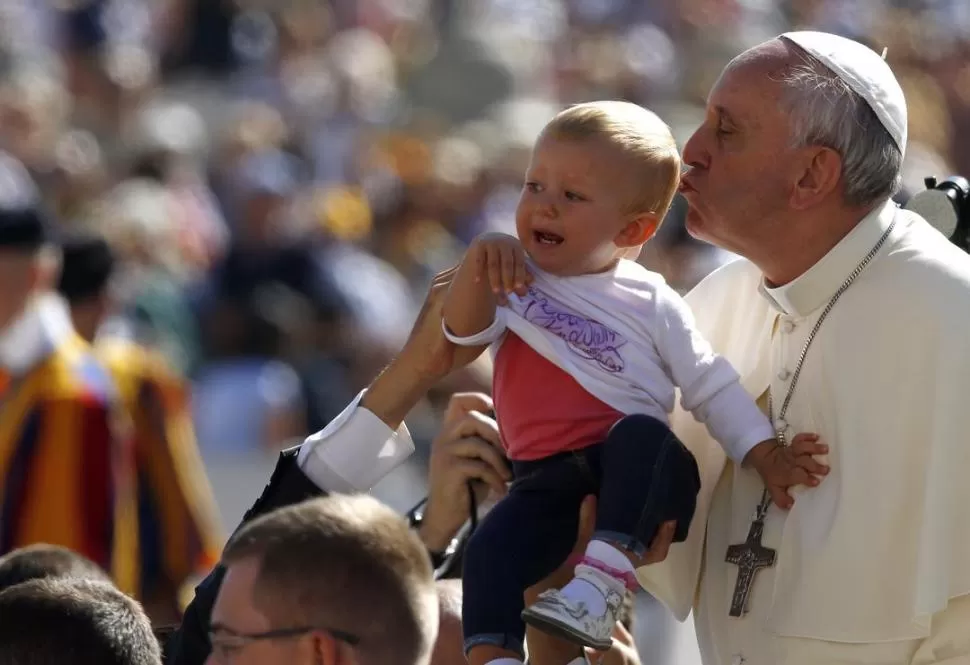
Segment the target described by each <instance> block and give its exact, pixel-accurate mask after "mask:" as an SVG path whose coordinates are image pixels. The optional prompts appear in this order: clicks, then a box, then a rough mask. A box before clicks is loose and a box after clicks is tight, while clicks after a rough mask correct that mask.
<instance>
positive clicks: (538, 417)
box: [443, 102, 817, 665]
mask: <svg viewBox="0 0 970 665" xmlns="http://www.w3.org/2000/svg"><path fill="white" fill-rule="evenodd" d="M680 170H681V163H680V157H679V155H678V152H677V147H676V144H675V142H674V139H673V137H672V136H671V134H670V131H669V129H668V128H667V126H666V125H665V124H664V123H663V122H662V121H661V120H660V119H659V118H658V117H657V116H656V115H654V114H653V113H651V112H650V111H647V110H646V109H643V108H641V107H639V106H636V105H634V104H630V103H626V102H595V103H589V104H581V105H578V106H573V107H571V108H569V109H567V110H565V111H563V112H562V113H560V114H559V115H557V116H556V117H555V118H554V119H553V120H552V121H551V122H550V123H549V124H548V125H547V126H546V127H545V129H544V130H543V131H542V133H541V135H540V136H539V139H538V141H537V143H536V145H535V147H534V149H533V152H532V159H531V163H530V165H529V168H528V172H527V174H526V178H525V185H524V188H523V190H522V194H521V198H520V200H519V204H518V208H517V211H516V230H517V235H518V237H517V238H515V237H512V236H507V235H503V234H486V235H483V236H480V237H479V238H477V239H476V240H475V241H474V242H473V243H472V245H471V247H470V248H469V249H468V252H467V254H466V255H465V258H464V260H463V261H462V264H461V266H460V268H459V270H458V273H457V275H456V276H455V279H454V282H453V283H452V285H451V287H450V290H449V293H448V296H447V299H446V301H445V306H444V321H443V325H444V329H445V333H446V335H447V336H448V338H449V339H450V340H451V341H453V342H454V343H457V344H461V345H469V346H471V345H482V344H492V345H493V346H492V350H493V353H494V358H495V373H494V385H493V397H494V400H495V409H496V414H497V419H498V424H499V430H500V433H501V437H502V442H503V445H504V446H505V448H506V452H507V455H508V457H509V459H510V460H511V462H512V467H513V478H514V480H513V483H512V485H511V487H510V488H509V492H508V494H507V495H506V496H505V497H504V498H503V499H502V500H501V501H500V502H499V503H498V504H497V505H496V506H495V508H493V509H492V511H491V512H490V513H489V514H488V515H487V516H486V518H485V519H484V520H483V521H482V523H481V525H480V526H479V528H478V530H477V531H476V532H475V534H474V535H473V537H472V539H471V542H470V543H469V546H468V551H467V553H466V555H465V556H466V558H465V568H464V607H463V623H464V631H465V651H466V654H467V655H468V658H469V662H470V663H471V664H472V665H485V664H489V665H500V664H501V665H510V664H512V663H521V662H522V659H523V640H524V635H525V624H524V622H523V621H526V622H528V623H530V624H532V625H535V626H536V627H538V628H540V629H542V630H545V631H547V632H552V633H555V634H558V635H560V636H563V637H566V638H567V639H571V640H572V641H575V642H577V643H579V644H583V645H585V646H588V647H592V648H596V649H609V648H610V645H611V636H612V634H613V630H614V627H615V623H616V615H617V612H618V611H619V609H620V607H621V605H622V602H623V598H624V596H625V593H626V590H627V589H628V588H634V585H635V583H636V581H635V580H636V578H635V577H634V571H635V569H636V567H637V564H638V562H640V563H642V558H643V555H644V554H645V553H646V552H647V550H648V548H649V547H650V544H651V542H652V541H653V539H654V536H655V535H656V534H657V532H658V530H659V529H660V528H661V525H662V524H664V523H665V522H674V523H675V524H676V527H675V530H674V540H675V541H682V540H684V539H685V538H686V537H687V529H688V526H689V524H690V520H691V518H692V517H693V513H694V508H695V502H696V496H697V492H698V490H699V488H700V479H699V477H698V472H697V465H696V463H695V461H694V458H693V456H692V455H691V454H690V452H689V451H688V450H687V449H686V448H685V447H684V446H683V444H681V443H680V441H678V440H677V438H676V437H675V436H674V434H673V433H672V432H671V431H670V428H669V425H668V414H669V413H670V412H671V411H672V409H673V406H674V399H675V387H676V388H679V389H680V390H681V393H682V404H683V405H684V407H685V408H687V409H689V410H690V411H691V412H692V413H693V415H694V416H695V418H697V419H698V420H699V421H701V422H703V423H704V424H705V425H706V426H707V428H708V430H709V431H710V432H711V434H712V436H713V437H714V438H715V439H717V440H718V442H720V444H721V445H722V446H723V447H724V448H725V450H726V451H727V453H728V455H729V456H730V457H732V458H733V459H734V460H737V461H739V462H740V461H743V462H744V463H746V464H751V465H753V466H754V467H755V468H756V469H757V470H758V472H759V473H760V474H761V476H762V477H763V478H764V480H765V483H766V484H767V486H768V487H769V489H770V490H771V491H772V494H773V496H775V497H776V501H777V502H785V501H786V500H787V499H788V496H787V493H785V488H787V487H789V486H791V485H793V484H796V483H797V482H799V481H800V480H803V481H805V482H807V483H809V484H815V483H816V482H817V480H816V479H815V478H814V477H811V476H808V475H807V474H806V473H805V472H804V471H803V470H801V468H800V467H799V466H798V463H799V460H797V459H794V458H793V457H792V456H791V455H790V453H789V452H788V451H787V450H785V449H784V448H782V447H781V446H779V445H778V444H777V443H776V440H775V438H774V431H773V429H772V426H771V424H770V423H769V422H768V419H767V418H766V417H765V415H764V414H763V413H762V412H761V410H760V409H759V408H758V406H757V405H756V404H755V402H754V400H753V399H752V398H751V397H750V396H749V395H748V394H747V393H746V392H745V390H744V389H743V388H742V387H741V385H740V383H739V381H738V375H737V373H736V372H735V371H734V369H733V368H732V367H731V365H730V364H729V363H728V362H727V361H726V360H725V359H723V358H721V357H719V356H717V355H715V354H714V353H713V351H712V349H711V347H710V345H709V344H708V343H707V342H706V341H705V340H704V339H703V338H702V337H701V335H700V334H699V333H698V332H697V331H696V330H695V327H694V322H693V318H692V316H691V313H690V311H689V309H688V307H687V305H686V303H684V301H683V300H682V299H681V298H680V297H679V296H678V295H677V294H676V292H674V291H673V290H672V289H671V288H669V287H668V286H667V285H666V284H665V282H664V280H663V278H662V277H660V276H659V275H657V274H655V273H652V272H650V271H648V270H646V269H645V268H643V267H642V266H640V265H639V264H637V263H635V262H633V261H631V260H628V259H629V258H636V256H637V255H638V254H639V251H640V248H641V247H642V246H643V244H644V243H645V242H647V240H649V239H650V237H651V236H652V235H653V234H654V232H655V231H656V230H657V226H658V225H659V224H660V222H661V220H662V219H663V216H664V214H665V213H666V212H667V209H668V208H669V206H670V204H671V201H672V199H673V197H674V194H675V192H676V189H677V185H678V182H679V178H680ZM800 436H808V435H800ZM588 494H596V495H598V497H599V499H598V503H597V520H596V533H595V534H594V537H593V540H592V541H591V542H590V544H589V546H588V548H587V550H586V553H585V556H584V557H583V558H582V560H581V561H580V562H579V564H578V565H577V566H576V569H575V577H574V578H573V580H572V581H571V582H570V583H569V584H567V585H566V586H565V587H563V588H562V589H560V590H552V591H547V592H545V593H544V594H542V595H541V596H540V598H539V600H538V601H537V603H536V604H535V605H533V606H531V607H529V608H528V609H525V610H524V611H523V605H524V603H523V598H522V594H523V591H524V590H525V589H526V588H527V587H529V586H531V585H533V584H535V583H536V582H538V581H539V580H541V579H542V578H544V577H546V576H547V575H549V574H550V573H551V572H552V571H553V570H555V569H556V568H557V567H558V566H559V565H560V564H561V563H562V562H563V561H564V560H565V559H566V557H567V556H568V554H569V552H570V551H571V549H572V546H573V541H574V538H575V535H576V529H577V520H578V512H579V505H580V503H581V502H582V500H583V498H584V497H585V496H586V495H588ZM780 497H784V498H780Z"/></svg>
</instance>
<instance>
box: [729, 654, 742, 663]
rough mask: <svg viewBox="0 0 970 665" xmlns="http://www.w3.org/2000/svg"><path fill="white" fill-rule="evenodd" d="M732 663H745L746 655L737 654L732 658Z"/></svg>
mask: <svg viewBox="0 0 970 665" xmlns="http://www.w3.org/2000/svg"><path fill="white" fill-rule="evenodd" d="M731 665H744V656H740V655H736V656H734V657H733V658H731Z"/></svg>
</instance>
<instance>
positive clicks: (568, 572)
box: [525, 496, 677, 665]
mask: <svg viewBox="0 0 970 665" xmlns="http://www.w3.org/2000/svg"><path fill="white" fill-rule="evenodd" d="M676 526H677V524H676V522H674V521H670V522H664V523H663V524H662V525H660V529H659V531H658V532H657V535H656V536H655V537H654V539H653V542H652V543H651V544H650V549H649V550H647V552H646V553H645V554H644V556H643V557H642V558H641V560H640V563H641V564H642V565H648V564H651V563H658V562H660V561H663V560H664V559H666V558H667V553H668V551H669V550H670V545H671V544H672V543H673V542H674V532H675V530H676ZM595 530H596V497H594V496H588V497H586V498H585V499H584V500H583V503H582V504H581V505H580V507H579V528H578V529H577V533H576V542H575V543H574V544H573V550H572V552H571V553H570V555H569V556H568V557H567V558H566V561H564V562H563V564H562V565H561V566H559V568H558V569H557V570H555V571H554V572H553V573H552V574H551V575H549V576H548V577H546V578H545V579H544V580H542V581H541V582H539V583H538V584H536V585H535V586H532V587H529V588H528V589H526V592H525V604H526V606H528V605H531V604H532V603H534V602H535V601H536V599H537V598H538V597H539V594H540V593H542V592H543V591H545V590H546V589H553V588H556V589H559V588H562V587H563V586H565V585H566V583H567V582H569V580H571V579H572V578H573V574H574V570H573V569H574V566H573V565H572V563H571V560H572V559H573V557H575V556H580V555H582V554H583V553H585V552H586V546H587V545H588V544H589V541H590V539H591V538H592V537H593V532H594V531H595ZM525 639H526V641H527V642H528V645H529V662H530V664H531V665H562V663H568V662H570V661H571V660H573V659H575V658H577V657H580V656H582V655H583V653H582V649H580V648H579V647H578V646H576V645H575V644H572V643H570V642H566V641H565V640H562V639H559V638H558V637H553V636H552V635H549V634H547V633H543V632H541V631H538V630H535V629H534V628H532V627H528V628H526V631H525ZM614 648H616V646H615V643H614ZM607 653H610V652H607ZM604 662H606V663H610V662H614V661H604ZM615 662H616V663H622V662H624V661H622V660H619V661H615ZM632 662H637V661H632Z"/></svg>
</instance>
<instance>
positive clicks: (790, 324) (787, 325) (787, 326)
mask: <svg viewBox="0 0 970 665" xmlns="http://www.w3.org/2000/svg"><path fill="white" fill-rule="evenodd" d="M794 329H795V322H794V321H792V320H791V319H785V320H784V321H783V322H782V324H781V330H782V332H786V333H790V332H791V331H792V330H794Z"/></svg>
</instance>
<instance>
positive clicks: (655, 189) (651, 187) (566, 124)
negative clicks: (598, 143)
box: [543, 101, 681, 219]
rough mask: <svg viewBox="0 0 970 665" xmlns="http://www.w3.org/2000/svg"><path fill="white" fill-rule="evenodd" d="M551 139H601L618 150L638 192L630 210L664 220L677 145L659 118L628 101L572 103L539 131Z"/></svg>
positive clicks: (676, 172)
mask: <svg viewBox="0 0 970 665" xmlns="http://www.w3.org/2000/svg"><path fill="white" fill-rule="evenodd" d="M543 134H549V135H552V136H554V137H556V138H561V139H573V140H583V139H592V138H602V139H605V140H607V141H609V142H610V143H611V144H612V145H615V146H616V147H618V148H620V150H622V151H623V153H624V154H626V155H627V156H628V157H629V158H630V159H631V160H632V161H633V162H634V163H635V164H636V165H637V173H636V177H637V181H638V184H639V187H638V190H637V194H636V195H635V196H634V197H633V200H632V201H631V202H630V205H629V209H630V212H634V213H643V212H650V213H654V214H656V215H657V217H658V218H659V219H663V217H664V215H666V214H667V210H668V209H669V208H670V204H671V203H672V202H673V200H674V195H675V194H676V193H677V186H678V184H680V171H681V161H680V153H679V152H678V151H677V142H676V141H675V140H674V137H673V135H672V134H671V133H670V128H669V127H668V126H667V124H666V123H665V122H664V121H663V120H661V119H660V117H659V116H658V115H657V114H656V113H653V112H652V111H648V110H647V109H645V108H643V107H642V106H638V105H636V104H632V103H630V102H621V101H600V102H587V103H585V104H576V105H574V106H570V107H569V108H567V109H566V110H564V111H562V112H560V113H559V114H558V115H557V116H556V117H555V118H553V119H552V120H551V121H550V122H549V124H548V125H546V127H545V129H544V130H543Z"/></svg>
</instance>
